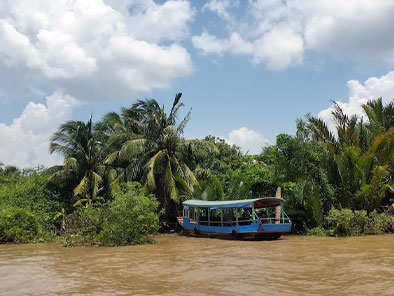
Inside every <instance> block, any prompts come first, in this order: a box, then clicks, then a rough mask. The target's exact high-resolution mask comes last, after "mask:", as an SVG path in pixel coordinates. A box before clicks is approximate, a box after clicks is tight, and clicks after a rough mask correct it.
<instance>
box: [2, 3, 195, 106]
mask: <svg viewBox="0 0 394 296" xmlns="http://www.w3.org/2000/svg"><path fill="white" fill-rule="evenodd" d="M194 14H195V11H194V9H193V8H192V7H191V5H190V3H189V2H188V1H184V0H169V1H166V2H164V3H162V4H156V3H155V2H154V1H152V0H145V1H142V0H139V1H137V0H129V1H106V2H104V1H103V0H59V1H50V0H37V1H30V0H17V1H12V0H4V1H2V4H1V5H0V73H1V74H0V78H4V79H0V88H1V89H2V93H0V95H1V96H2V97H3V98H5V97H18V96H30V95H32V94H33V91H32V90H37V89H38V90H41V89H45V90H46V91H47V90H48V89H49V90H52V91H58V90H62V91H64V92H66V93H68V94H70V95H72V96H74V97H76V98H77V99H78V100H85V101H86V100H105V99H107V100H110V99H112V98H114V97H116V98H125V97H129V96H130V93H133V92H139V91H147V90H151V89H154V88H165V87H168V86H169V85H170V84H171V81H172V80H173V79H175V78H177V77H181V76H185V75H189V74H190V73H192V71H193V67H192V62H191V58H190V55H189V53H188V52H187V50H186V49H185V48H184V47H183V46H182V45H180V43H179V41H181V40H183V39H185V38H187V36H188V35H189V24H190V22H191V21H192V20H193V16H194ZM3 76H4V77H3ZM7 80H8V81H7ZM9 80H12V82H13V83H12V87H10V86H9V85H10V83H9ZM43 85H45V88H44V87H43ZM21 89H22V90H23V91H21Z"/></svg>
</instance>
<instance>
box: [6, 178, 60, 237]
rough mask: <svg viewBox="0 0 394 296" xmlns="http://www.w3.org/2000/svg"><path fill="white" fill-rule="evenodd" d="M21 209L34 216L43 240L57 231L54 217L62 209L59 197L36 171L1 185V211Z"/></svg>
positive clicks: (45, 179)
mask: <svg viewBox="0 0 394 296" xmlns="http://www.w3.org/2000/svg"><path fill="white" fill-rule="evenodd" d="M7 208H12V209H16V208H18V209H20V210H21V211H25V212H27V213H30V214H32V215H33V216H34V217H35V219H36V221H37V223H38V225H39V228H40V229H42V232H41V235H42V239H44V238H45V237H46V238H49V237H50V235H51V232H55V231H56V225H55V224H54V221H53V217H54V216H55V214H56V213H57V212H58V211H59V209H60V208H61V204H60V203H59V202H58V196H57V194H55V193H54V192H53V191H52V190H50V189H49V188H48V186H47V178H46V177H45V176H42V175H40V174H39V173H38V172H36V171H32V172H30V173H29V174H28V175H27V176H21V175H19V176H18V177H17V178H15V179H13V181H11V180H9V181H8V182H7V183H2V184H1V183H0V209H7Z"/></svg>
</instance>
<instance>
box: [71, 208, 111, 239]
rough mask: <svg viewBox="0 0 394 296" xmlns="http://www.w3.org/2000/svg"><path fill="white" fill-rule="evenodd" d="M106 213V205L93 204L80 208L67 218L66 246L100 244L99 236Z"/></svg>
mask: <svg viewBox="0 0 394 296" xmlns="http://www.w3.org/2000/svg"><path fill="white" fill-rule="evenodd" d="M105 213H106V205H105V204H104V205H101V206H97V205H96V206H93V205H91V204H86V205H83V206H79V207H78V208H77V209H76V210H75V211H74V212H73V213H72V214H70V215H68V216H67V229H66V232H65V239H64V240H65V245H66V246H76V245H97V244H99V241H98V239H97V236H98V234H99V233H100V232H101V230H102V225H103V221H104V215H105Z"/></svg>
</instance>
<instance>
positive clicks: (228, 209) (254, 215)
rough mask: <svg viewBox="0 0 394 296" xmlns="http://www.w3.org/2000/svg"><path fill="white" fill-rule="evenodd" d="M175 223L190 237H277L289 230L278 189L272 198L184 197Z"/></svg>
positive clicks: (288, 220)
mask: <svg viewBox="0 0 394 296" xmlns="http://www.w3.org/2000/svg"><path fill="white" fill-rule="evenodd" d="M182 205H183V216H181V217H178V222H179V224H180V225H181V226H182V228H183V233H184V234H186V235H191V236H204V237H217V238H233V239H238V238H239V239H277V238H279V237H281V235H282V234H284V233H288V232H290V231H291V225H292V224H291V220H290V218H289V217H288V216H287V215H286V213H285V212H284V210H283V199H282V198H281V190H280V188H278V189H277V191H276V194H275V196H274V197H261V198H254V199H243V200H228V201H206V200H187V201H184V202H183V203H182Z"/></svg>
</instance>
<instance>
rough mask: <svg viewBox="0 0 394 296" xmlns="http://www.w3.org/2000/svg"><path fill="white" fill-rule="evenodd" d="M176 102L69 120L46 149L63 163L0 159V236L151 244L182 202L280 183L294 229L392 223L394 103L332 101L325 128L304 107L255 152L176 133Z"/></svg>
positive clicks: (351, 229) (359, 229) (364, 230)
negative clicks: (291, 126) (30, 164)
mask: <svg viewBox="0 0 394 296" xmlns="http://www.w3.org/2000/svg"><path fill="white" fill-rule="evenodd" d="M183 106H184V105H183V103H182V102H181V94H180V93H179V94H177V95H176V96H175V98H174V102H173V105H172V106H171V109H170V110H169V111H166V110H165V109H164V107H161V106H160V105H159V103H158V102H157V101H156V100H154V99H148V100H140V101H137V102H136V103H134V104H133V105H132V106H131V107H130V108H123V109H122V110H121V112H120V113H116V112H111V113H108V114H106V115H105V116H104V117H103V118H102V120H100V121H98V122H94V121H93V119H92V118H90V119H88V120H87V121H86V122H82V121H69V122H66V123H64V124H62V125H61V126H60V127H59V128H58V130H57V132H56V133H55V134H54V135H53V137H52V139H51V145H50V147H49V149H50V151H51V153H59V154H60V155H62V156H63V159H64V162H63V164H62V165H59V166H54V167H50V168H36V169H29V170H19V169H17V168H14V167H12V166H6V165H1V166H0V242H22V243H23V242H30V241H48V240H53V239H59V238H60V239H61V240H63V241H64V242H65V243H66V244H67V245H80V244H94V245H111V246H113V245H129V244H141V243H149V242H151V241H152V239H153V236H154V235H155V234H156V233H157V232H158V231H168V230H169V229H172V228H175V226H176V223H175V222H176V220H175V218H176V216H177V215H178V213H179V212H180V210H181V207H180V205H181V202H182V201H184V200H186V199H191V198H194V199H206V200H224V199H244V198H251V197H259V196H272V195H273V194H274V193H275V190H276V188H277V187H278V186H280V187H282V192H283V198H284V200H285V202H284V206H285V211H286V212H287V213H288V215H289V216H290V218H291V219H292V221H293V225H294V229H293V231H294V232H296V233H309V234H313V235H330V236H346V235H361V234H372V233H380V232H382V231H384V230H385V229H389V228H390V224H391V229H392V222H391V216H390V215H389V214H390V213H391V212H390V211H392V204H393V201H394V190H393V184H394V183H393V182H394V103H393V102H391V103H390V104H387V105H385V106H384V105H383V103H382V100H381V99H377V100H372V101H370V102H368V103H367V104H365V105H364V106H363V110H364V116H363V117H348V116H347V115H346V114H344V112H343V111H342V110H341V108H340V106H339V105H338V104H336V103H335V102H333V105H332V116H333V119H334V121H335V126H334V127H332V128H329V127H328V126H327V123H325V122H323V121H322V120H321V119H318V118H314V117H311V116H310V115H307V116H306V117H305V118H304V119H298V120H297V122H296V126H297V131H296V133H295V135H288V134H280V135H278V136H277V138H276V143H275V145H270V146H265V147H262V152H261V153H260V154H258V155H244V154H242V153H241V151H240V149H239V147H237V146H234V145H229V144H227V143H226V142H225V141H224V140H223V139H220V138H216V137H213V136H207V137H205V138H204V139H185V138H184V137H183V130H184V128H185V126H186V125H187V122H188V120H189V119H190V116H191V112H190V111H189V112H187V113H186V115H185V116H184V117H183V118H181V119H179V112H181V110H182V107H183ZM3 161H4V160H3ZM5 161H6V160H5ZM159 228H160V229H159Z"/></svg>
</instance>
